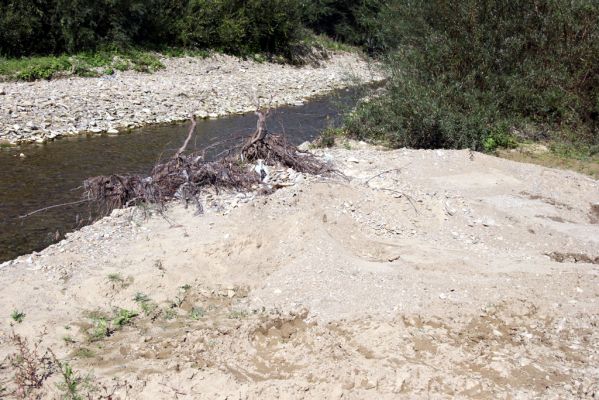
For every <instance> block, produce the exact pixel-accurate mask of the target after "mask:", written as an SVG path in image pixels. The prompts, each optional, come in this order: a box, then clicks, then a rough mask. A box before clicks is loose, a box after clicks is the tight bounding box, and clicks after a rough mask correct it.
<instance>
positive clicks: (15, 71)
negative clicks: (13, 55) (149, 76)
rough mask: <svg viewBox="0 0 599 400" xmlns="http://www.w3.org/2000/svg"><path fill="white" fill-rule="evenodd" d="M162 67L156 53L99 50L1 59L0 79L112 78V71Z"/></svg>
mask: <svg viewBox="0 0 599 400" xmlns="http://www.w3.org/2000/svg"><path fill="white" fill-rule="evenodd" d="M162 68H164V65H163V64H162V62H161V61H160V59H159V57H158V55H157V54H155V53H151V52H148V51H141V50H132V49H129V50H126V51H121V50H98V51H95V52H83V53H78V54H75V55H72V56H68V55H65V54H63V55H60V56H42V57H27V58H20V59H2V58H0V76H5V77H7V78H9V79H16V80H23V81H34V80H38V79H50V78H52V77H54V76H56V74H58V73H62V74H65V75H66V74H68V75H77V76H84V77H85V76H87V77H89V76H99V75H101V74H107V75H112V74H113V73H114V69H118V70H119V71H125V70H128V69H134V70H136V71H140V72H154V71H157V70H159V69H162Z"/></svg>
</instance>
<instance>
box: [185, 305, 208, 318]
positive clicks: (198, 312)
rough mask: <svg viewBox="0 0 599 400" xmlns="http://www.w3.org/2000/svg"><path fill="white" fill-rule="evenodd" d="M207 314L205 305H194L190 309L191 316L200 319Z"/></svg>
mask: <svg viewBox="0 0 599 400" xmlns="http://www.w3.org/2000/svg"><path fill="white" fill-rule="evenodd" d="M205 315H206V310H205V309H204V308H203V307H193V308H192V309H191V311H189V318H191V319H195V320H198V319H200V318H202V317H203V316H205Z"/></svg>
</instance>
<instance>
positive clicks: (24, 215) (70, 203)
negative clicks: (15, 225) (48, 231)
mask: <svg viewBox="0 0 599 400" xmlns="http://www.w3.org/2000/svg"><path fill="white" fill-rule="evenodd" d="M88 201H89V200H87V199H83V200H78V201H71V202H69V203H62V204H55V205H53V206H48V207H44V208H40V209H39V210H34V211H31V212H29V213H27V214H23V215H20V216H19V218H27V217H30V216H32V215H34V214H37V213H40V212H43V211H48V210H51V209H53V208H58V207H65V206H73V205H76V204H81V203H87V202H88Z"/></svg>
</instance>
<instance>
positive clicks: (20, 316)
mask: <svg viewBox="0 0 599 400" xmlns="http://www.w3.org/2000/svg"><path fill="white" fill-rule="evenodd" d="M10 317H11V318H12V320H13V321H15V322H16V323H17V324H20V323H21V322H23V320H24V319H25V313H24V312H23V311H19V310H13V312H12V313H11V314H10Z"/></svg>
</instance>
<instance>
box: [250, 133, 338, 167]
mask: <svg viewBox="0 0 599 400" xmlns="http://www.w3.org/2000/svg"><path fill="white" fill-rule="evenodd" d="M241 159H243V160H246V161H248V162H256V161H257V160H263V161H264V163H265V164H267V165H282V166H284V167H287V168H293V169H294V170H295V171H297V172H302V173H307V174H313V175H320V174H326V173H330V172H333V168H331V166H330V165H328V164H326V163H324V162H323V161H321V160H319V159H318V158H316V157H314V156H313V155H312V154H310V153H308V152H303V151H300V150H298V148H297V147H296V146H293V145H290V144H289V143H287V141H286V140H285V138H284V137H283V136H281V135H272V134H271V135H268V136H266V137H265V138H263V139H261V140H257V141H250V142H248V144H246V145H245V146H244V147H243V148H242V150H241Z"/></svg>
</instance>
